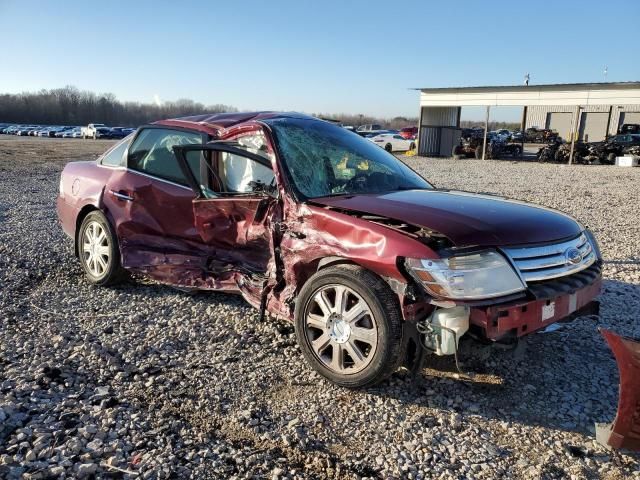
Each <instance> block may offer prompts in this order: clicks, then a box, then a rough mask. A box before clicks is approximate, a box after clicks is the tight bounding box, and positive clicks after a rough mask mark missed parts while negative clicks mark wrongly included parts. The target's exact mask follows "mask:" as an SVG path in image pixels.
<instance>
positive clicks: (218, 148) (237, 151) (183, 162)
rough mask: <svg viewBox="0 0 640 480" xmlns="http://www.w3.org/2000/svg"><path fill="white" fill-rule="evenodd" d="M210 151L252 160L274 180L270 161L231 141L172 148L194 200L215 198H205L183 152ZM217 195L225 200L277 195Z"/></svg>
mask: <svg viewBox="0 0 640 480" xmlns="http://www.w3.org/2000/svg"><path fill="white" fill-rule="evenodd" d="M197 150H200V151H203V152H204V151H206V150H209V151H212V152H226V153H230V154H233V155H237V156H239V157H245V158H248V159H249V160H252V161H254V162H256V163H258V164H260V165H262V166H264V167H267V168H269V169H270V170H271V171H273V173H274V178H275V170H274V168H273V165H272V163H271V161H270V160H269V159H267V158H264V157H262V156H260V155H257V154H255V153H252V152H247V151H246V150H243V149H241V148H238V147H236V146H234V142H233V141H225V140H215V141H212V142H208V143H205V144H202V145H176V146H174V147H173V151H174V153H175V155H176V157H177V158H178V163H179V165H180V169H181V170H182V173H183V174H184V175H185V177H186V178H187V180H188V182H189V183H190V187H187V188H191V190H192V191H193V193H194V194H195V195H196V199H201V200H215V198H209V197H207V196H206V195H205V194H204V192H203V190H202V187H201V185H200V183H199V182H198V180H197V179H196V178H195V176H194V175H193V172H192V171H191V169H190V168H189V167H188V165H187V157H186V155H185V152H190V151H197ZM216 193H218V194H219V195H220V196H219V197H216V198H225V199H229V198H234V197H238V198H239V197H243V198H247V197H251V196H255V197H265V198H266V197H275V198H277V197H278V195H275V196H274V195H269V194H268V193H266V192H225V193H223V192H216Z"/></svg>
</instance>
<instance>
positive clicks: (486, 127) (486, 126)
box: [482, 105, 491, 160]
mask: <svg viewBox="0 0 640 480" xmlns="http://www.w3.org/2000/svg"><path fill="white" fill-rule="evenodd" d="M489 108H491V107H489V105H487V116H486V117H485V119H484V138H483V139H482V160H484V159H485V156H486V154H487V131H488V130H489Z"/></svg>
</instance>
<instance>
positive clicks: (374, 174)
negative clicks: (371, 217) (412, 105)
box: [266, 118, 433, 198]
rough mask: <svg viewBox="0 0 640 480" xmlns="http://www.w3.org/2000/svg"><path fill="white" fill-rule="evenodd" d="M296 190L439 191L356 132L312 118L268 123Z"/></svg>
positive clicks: (311, 194)
mask: <svg viewBox="0 0 640 480" xmlns="http://www.w3.org/2000/svg"><path fill="white" fill-rule="evenodd" d="M266 123H267V124H268V125H269V126H271V127H272V129H273V132H274V137H275V141H276V144H277V148H278V150H279V152H280V155H281V156H282V160H283V161H284V163H285V169H286V171H287V172H288V175H289V177H290V179H291V181H292V183H293V185H294V188H295V190H297V192H299V193H300V194H302V195H303V196H304V197H306V198H317V197H326V196H336V195H352V194H365V193H381V192H389V191H395V190H408V189H416V188H417V189H424V188H428V189H431V188H433V187H432V186H431V185H430V184H429V183H428V182H427V181H426V180H424V179H423V178H422V177H420V176H419V175H418V174H417V173H415V172H414V171H413V170H411V169H410V168H409V167H407V166H406V165H404V164H403V163H402V162H400V161H399V160H398V159H396V158H395V157H394V156H393V155H391V154H389V153H387V152H386V151H385V150H384V149H382V148H381V147H379V146H377V145H376V144H374V143H373V142H371V141H369V140H365V139H364V138H362V137H360V136H359V135H357V134H354V133H353V132H349V131H348V130H345V129H344V128H340V127H337V126H335V125H332V124H330V123H327V122H323V121H321V120H315V119H311V118H308V119H307V118H278V119H271V120H267V121H266Z"/></svg>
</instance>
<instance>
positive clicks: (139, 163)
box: [128, 128, 202, 185]
mask: <svg viewBox="0 0 640 480" xmlns="http://www.w3.org/2000/svg"><path fill="white" fill-rule="evenodd" d="M200 143H202V136H201V135H200V134H199V133H194V132H185V131H180V130H170V129H165V128H146V129H144V130H142V131H141V132H140V133H139V135H138V136H137V137H136V139H135V141H134V142H133V144H132V145H131V148H130V149H129V156H128V166H129V168H131V169H132V170H137V171H139V172H143V173H146V174H149V175H153V176H154V177H158V178H162V179H164V180H170V181H172V182H175V183H178V184H180V185H188V183H187V179H186V178H185V176H184V174H183V173H182V170H181V169H180V165H179V163H178V160H177V159H176V156H175V154H174V153H173V147H175V146H178V145H194V144H200ZM194 171H195V172H197V171H198V170H197V169H194Z"/></svg>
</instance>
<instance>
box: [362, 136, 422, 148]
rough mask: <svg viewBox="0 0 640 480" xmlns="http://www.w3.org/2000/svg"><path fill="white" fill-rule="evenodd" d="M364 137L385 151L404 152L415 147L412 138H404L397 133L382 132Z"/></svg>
mask: <svg viewBox="0 0 640 480" xmlns="http://www.w3.org/2000/svg"><path fill="white" fill-rule="evenodd" d="M366 138H367V140H369V141H371V142H373V143H375V144H376V145H378V146H379V147H382V148H384V149H385V150H386V151H387V152H406V151H407V150H413V149H414V148H416V144H415V142H414V141H413V140H411V139H406V138H404V137H403V136H402V135H400V134H399V133H382V134H379V135H374V136H371V137H366Z"/></svg>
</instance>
